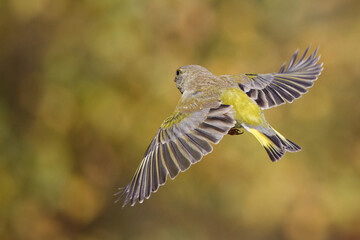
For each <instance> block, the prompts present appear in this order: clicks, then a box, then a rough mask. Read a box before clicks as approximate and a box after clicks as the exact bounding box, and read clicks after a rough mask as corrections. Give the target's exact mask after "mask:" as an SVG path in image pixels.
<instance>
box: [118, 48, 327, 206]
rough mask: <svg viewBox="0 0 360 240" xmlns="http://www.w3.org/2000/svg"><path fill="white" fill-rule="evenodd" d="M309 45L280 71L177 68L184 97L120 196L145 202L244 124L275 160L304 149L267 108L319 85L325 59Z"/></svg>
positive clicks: (127, 199) (238, 131) (198, 67)
mask: <svg viewBox="0 0 360 240" xmlns="http://www.w3.org/2000/svg"><path fill="white" fill-rule="evenodd" d="M308 50H309V47H308V48H307V49H306V50H305V53H304V54H303V55H302V56H301V57H300V59H299V60H297V57H298V50H297V51H295V53H294V54H293V56H292V58H291V60H290V63H289V65H288V66H287V67H286V64H285V63H284V64H283V65H282V66H281V68H280V70H279V72H278V73H269V74H253V73H251V74H239V75H221V76H217V75H214V74H212V73H211V72H210V71H209V70H207V69H206V68H204V67H202V66H199V65H187V66H183V67H180V68H179V69H177V70H176V76H175V83H176V86H177V88H178V89H179V90H180V92H181V94H182V95H181V98H180V100H179V102H178V104H177V106H176V108H175V111H174V112H173V113H172V114H171V115H170V116H169V117H167V118H166V119H165V121H164V122H163V123H162V124H161V127H160V129H159V131H158V132H157V134H156V136H155V137H154V139H153V140H152V142H151V143H150V146H149V147H148V149H147V150H146V152H145V154H144V156H143V159H142V161H141V163H140V165H139V167H138V168H137V170H136V172H135V175H134V176H133V178H132V180H131V182H130V183H129V184H128V185H127V186H126V187H125V188H122V189H120V191H119V192H118V193H117V194H120V197H119V198H118V200H119V199H120V198H121V197H122V196H125V200H124V204H123V206H125V205H126V204H128V203H129V202H130V203H131V205H132V206H133V205H134V204H135V202H136V200H138V201H139V202H140V203H142V202H143V201H144V199H145V198H146V199H147V198H149V197H150V194H151V193H152V192H156V191H157V190H158V188H159V187H160V186H161V185H164V184H165V182H166V178H167V176H168V175H169V176H170V178H171V179H174V178H175V177H176V176H177V175H178V174H179V172H180V171H181V172H183V171H185V170H187V169H188V168H189V167H190V166H191V165H192V164H195V163H197V162H198V161H200V159H201V158H202V157H203V156H205V155H206V154H208V153H210V152H211V151H212V146H211V144H210V143H212V144H217V143H218V142H219V141H220V140H221V139H222V138H223V137H224V136H225V135H227V134H230V135H238V134H241V133H242V130H243V129H244V130H246V131H248V132H250V133H251V134H253V135H254V136H255V138H256V139H257V140H258V141H259V142H260V144H261V145H262V146H263V147H264V148H265V150H266V152H267V154H268V155H269V157H270V159H271V161H277V160H279V159H280V158H282V157H283V156H284V154H285V152H297V151H300V150H301V147H300V146H299V145H297V144H295V143H294V142H292V141H291V140H289V139H287V138H286V137H284V136H283V135H281V134H280V133H279V132H277V131H276V130H275V129H273V128H272V127H271V126H270V125H269V123H268V122H267V121H266V119H265V117H264V114H263V111H262V110H265V109H268V108H272V107H275V106H279V105H281V104H284V103H285V102H289V103H291V102H292V101H294V100H295V99H297V98H299V97H301V96H302V95H303V94H304V93H306V92H307V88H310V87H311V86H313V84H314V81H315V80H316V79H317V78H318V76H319V75H320V74H321V71H322V70H323V64H322V63H319V59H320V55H319V56H317V50H318V49H316V50H315V51H314V52H313V53H312V54H311V55H310V56H308V57H306V55H307V53H308ZM117 194H115V195H117ZM118 200H117V201H118Z"/></svg>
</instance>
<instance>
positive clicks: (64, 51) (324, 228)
mask: <svg viewBox="0 0 360 240" xmlns="http://www.w3.org/2000/svg"><path fill="white" fill-rule="evenodd" d="M359 42H360V2H359V1H357V0H312V1H303V0H294V1H280V0H274V1H270V0H257V1H253V0H248V1H237V0H232V1H219V0H210V1H190V0H176V1H166V0H156V1H145V0H134V1H131V0H127V1H125V0H105V1H98V0H84V1H70V0H63V1H50V0H29V1H24V0H11V1H9V0H2V1H1V2H0V239H53V240H58V239H86V240H95V239H290V240H298V239H299V240H300V239H349V240H350V239H360V228H359V226H360V121H359V119H360V67H359V63H360V47H359ZM310 43H312V50H314V49H315V47H316V46H318V45H320V53H321V55H322V58H321V59H322V61H323V62H324V67H325V69H324V71H323V74H322V75H321V77H320V79H319V80H318V81H317V82H316V84H315V86H314V87H313V88H312V89H311V90H310V92H309V93H308V94H306V95H305V96H304V97H302V98H301V99H300V100H297V101H295V102H294V103H293V104H291V105H290V104H287V105H283V106H281V107H278V108H274V109H271V110H268V111H266V112H265V114H266V116H267V119H268V121H269V122H270V123H271V124H272V125H273V126H274V128H276V129H277V130H278V131H280V132H281V133H283V134H284V135H285V136H286V137H288V138H290V139H292V140H294V141H295V142H296V143H298V144H299V145H301V146H302V147H303V151H301V152H299V153H296V154H291V153H289V154H286V155H285V157H284V158H283V159H282V160H281V161H279V162H277V163H271V162H270V161H269V159H268V157H267V155H266V153H265V151H264V150H263V149H262V147H261V146H260V144H259V143H258V142H257V141H256V140H255V138H254V137H252V136H250V134H248V133H245V134H243V135H240V136H236V137H235V136H227V137H225V138H224V139H223V141H222V142H221V143H220V144H218V145H217V146H216V147H215V149H214V151H213V153H212V154H210V155H208V156H206V157H205V158H204V159H203V160H202V161H201V162H200V163H198V164H196V165H194V166H193V167H191V169H190V170H188V171H187V172H185V173H182V174H180V175H179V176H178V177H177V178H176V179H175V180H174V181H170V180H168V182H167V184H166V185H165V186H163V187H161V188H160V189H159V191H158V192H157V193H156V194H153V195H152V197H151V198H150V199H149V200H147V201H145V202H144V203H143V204H141V205H139V204H137V205H136V206H135V207H126V208H124V209H122V208H121V204H114V200H115V197H114V196H113V193H115V192H116V191H117V188H118V187H121V186H125V185H126V184H127V183H128V182H129V181H130V179H131V177H132V175H133V173H134V171H135V169H136V167H137V165H138V163H139V162H140V160H141V157H142V155H143V153H144V151H145V150H146V148H147V146H148V144H149V143H150V141H151V139H152V138H153V136H154V134H155V133H156V131H157V129H158V127H159V126H160V124H161V122H162V121H163V119H164V118H165V117H166V116H167V115H168V114H169V113H171V111H172V110H173V109H174V107H175V105H176V103H177V101H178V99H179V97H180V93H179V92H178V90H177V89H176V87H175V84H174V82H173V79H174V74H175V70H176V68H177V67H179V66H182V65H186V64H201V65H203V66H205V67H207V68H208V69H210V70H211V71H212V72H213V73H215V74H236V73H252V72H255V73H267V72H274V71H277V70H278V69H279V68H280V66H281V64H282V63H283V62H284V61H286V60H289V59H290V56H291V55H292V53H293V52H294V51H295V49H297V48H300V49H301V50H304V49H305V48H306V47H307V46H308V44H310Z"/></svg>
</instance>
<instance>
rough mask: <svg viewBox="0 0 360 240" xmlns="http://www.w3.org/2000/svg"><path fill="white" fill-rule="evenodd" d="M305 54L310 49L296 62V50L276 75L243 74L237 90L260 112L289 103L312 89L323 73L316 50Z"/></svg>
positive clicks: (306, 51)
mask: <svg viewBox="0 0 360 240" xmlns="http://www.w3.org/2000/svg"><path fill="white" fill-rule="evenodd" d="M308 51H309V47H308V48H307V49H306V50H305V52H304V54H303V55H302V56H301V57H300V59H299V60H298V61H297V60H296V59H297V57H298V53H299V51H298V50H297V51H295V53H294V54H293V56H292V58H291V60H290V63H289V65H288V66H287V67H286V64H283V65H282V66H281V68H280V70H279V72H278V73H270V74H245V76H246V77H243V78H242V81H241V83H239V87H240V88H241V89H242V90H243V91H244V92H245V93H246V94H247V95H248V96H249V97H250V98H252V99H253V100H254V101H255V102H256V103H257V104H258V105H259V107H261V108H262V109H268V108H271V107H275V106H279V105H281V104H284V103H285V102H290V103H291V102H292V101H294V100H295V99H297V98H299V97H301V96H302V95H303V94H304V93H306V92H307V88H310V87H312V86H313V84H314V81H315V80H316V79H317V78H318V77H319V75H320V74H321V71H322V70H323V63H319V60H320V55H319V56H316V55H317V51H318V48H317V49H316V50H315V51H314V52H313V53H312V54H311V55H310V56H308V57H307V58H306V55H307V53H308ZM246 78H247V79H246ZM244 79H245V80H244Z"/></svg>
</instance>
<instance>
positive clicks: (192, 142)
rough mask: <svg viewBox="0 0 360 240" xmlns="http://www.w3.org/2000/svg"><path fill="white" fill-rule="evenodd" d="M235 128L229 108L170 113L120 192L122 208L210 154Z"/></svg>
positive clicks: (148, 195)
mask: <svg viewBox="0 0 360 240" xmlns="http://www.w3.org/2000/svg"><path fill="white" fill-rule="evenodd" d="M234 125H235V120H234V119H233V111H232V106H230V105H222V104H220V103H219V106H218V107H217V108H205V109H202V110H199V111H196V112H193V113H187V114H185V113H181V112H174V113H173V114H172V115H171V116H170V117H168V118H167V119H166V120H165V121H164V122H163V124H162V125H161V128H160V129H159V131H158V132H157V134H156V136H155V137H154V139H153V140H152V142H151V143H150V146H149V147H148V149H147V150H146V152H145V154H144V157H143V159H142V161H141V163H140V165H139V167H138V168H137V170H136V172H135V175H134V176H133V178H132V180H131V182H130V183H129V184H128V185H127V186H126V187H125V188H124V189H121V190H120V192H119V193H118V194H121V195H120V197H119V198H118V200H117V201H119V200H120V198H121V197H122V196H125V200H124V204H123V206H125V205H126V204H127V203H129V202H131V206H133V205H134V204H135V202H136V200H138V201H139V202H140V203H142V202H143V200H144V198H149V197H150V194H151V193H152V192H156V191H157V190H158V188H159V186H161V185H164V184H165V181H166V178H167V175H170V177H171V179H174V178H175V177H176V176H177V175H178V173H179V172H180V171H185V170H187V169H188V168H189V167H190V166H191V165H192V164H194V163H197V162H198V161H200V159H201V158H202V157H203V156H204V155H206V154H208V153H210V152H211V151H212V146H211V145H210V143H214V144H217V143H218V142H219V141H220V140H221V139H222V137H223V136H224V135H226V134H227V132H228V131H229V130H230V129H231V128H232V127H233V126H234Z"/></svg>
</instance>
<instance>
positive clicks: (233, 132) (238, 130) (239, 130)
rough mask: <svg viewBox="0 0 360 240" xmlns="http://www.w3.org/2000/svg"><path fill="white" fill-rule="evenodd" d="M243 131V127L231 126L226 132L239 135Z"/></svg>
mask: <svg viewBox="0 0 360 240" xmlns="http://www.w3.org/2000/svg"><path fill="white" fill-rule="evenodd" d="M243 133H244V130H243V129H240V128H231V129H230V130H229V132H228V134H229V135H241V134H243Z"/></svg>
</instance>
